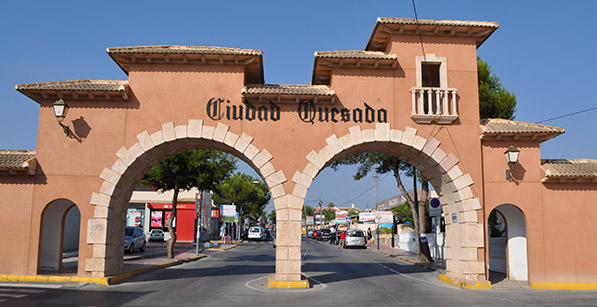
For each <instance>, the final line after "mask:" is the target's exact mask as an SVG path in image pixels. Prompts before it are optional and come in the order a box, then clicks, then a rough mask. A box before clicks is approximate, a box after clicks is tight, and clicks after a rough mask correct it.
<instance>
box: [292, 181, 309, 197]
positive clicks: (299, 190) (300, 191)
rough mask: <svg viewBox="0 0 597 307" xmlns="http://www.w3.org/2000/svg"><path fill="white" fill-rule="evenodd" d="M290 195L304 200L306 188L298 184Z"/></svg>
mask: <svg viewBox="0 0 597 307" xmlns="http://www.w3.org/2000/svg"><path fill="white" fill-rule="evenodd" d="M292 195H294V196H296V197H300V198H302V199H304V198H305V196H307V187H304V186H302V185H300V184H295V185H294V190H293V191H292Z"/></svg>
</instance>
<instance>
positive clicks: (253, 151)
mask: <svg viewBox="0 0 597 307" xmlns="http://www.w3.org/2000/svg"><path fill="white" fill-rule="evenodd" d="M258 153H259V149H258V148H257V147H255V146H253V144H249V146H247V149H245V151H244V152H243V154H244V155H245V157H247V159H249V160H253V158H255V156H256V155H257V154H258Z"/></svg>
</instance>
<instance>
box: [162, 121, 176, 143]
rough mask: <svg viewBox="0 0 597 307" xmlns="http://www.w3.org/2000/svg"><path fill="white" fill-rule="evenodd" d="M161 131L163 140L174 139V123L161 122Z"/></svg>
mask: <svg viewBox="0 0 597 307" xmlns="http://www.w3.org/2000/svg"><path fill="white" fill-rule="evenodd" d="M162 133H163V135H164V141H166V142H170V141H174V140H175V139H176V131H174V123H173V122H168V123H164V124H162Z"/></svg>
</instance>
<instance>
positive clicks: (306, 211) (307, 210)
mask: <svg viewBox="0 0 597 307" xmlns="http://www.w3.org/2000/svg"><path fill="white" fill-rule="evenodd" d="M307 216H315V209H314V208H313V207H311V206H309V205H303V218H306V217H307Z"/></svg>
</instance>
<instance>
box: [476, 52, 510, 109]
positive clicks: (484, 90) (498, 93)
mask: <svg viewBox="0 0 597 307" xmlns="http://www.w3.org/2000/svg"><path fill="white" fill-rule="evenodd" d="M477 77H478V83H479V113H480V117H481V119H484V118H504V119H514V112H515V111H516V95H514V94H512V93H510V92H509V91H508V90H506V88H505V87H504V86H503V85H502V83H501V82H500V78H498V77H497V76H496V75H495V74H492V73H491V66H489V64H487V62H485V61H483V60H481V58H479V57H477Z"/></svg>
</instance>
